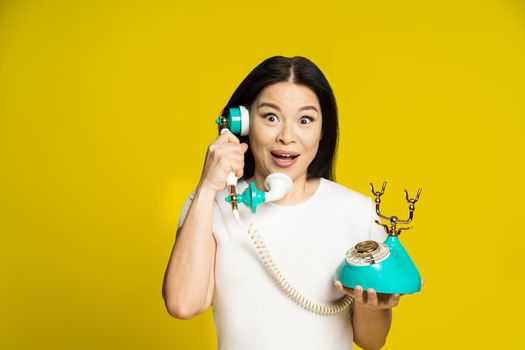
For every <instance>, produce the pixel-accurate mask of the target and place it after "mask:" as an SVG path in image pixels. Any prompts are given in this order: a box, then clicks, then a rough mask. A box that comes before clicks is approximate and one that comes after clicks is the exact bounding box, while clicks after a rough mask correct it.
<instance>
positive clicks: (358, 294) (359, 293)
mask: <svg viewBox="0 0 525 350" xmlns="http://www.w3.org/2000/svg"><path fill="white" fill-rule="evenodd" d="M354 297H355V301H356V302H358V303H363V288H362V287H361V286H355V287H354Z"/></svg>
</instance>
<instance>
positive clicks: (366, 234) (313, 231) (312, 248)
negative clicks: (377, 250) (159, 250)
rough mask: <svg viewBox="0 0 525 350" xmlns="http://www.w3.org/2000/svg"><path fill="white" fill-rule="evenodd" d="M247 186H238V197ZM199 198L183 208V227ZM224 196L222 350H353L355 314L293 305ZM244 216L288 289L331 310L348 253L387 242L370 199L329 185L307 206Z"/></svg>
mask: <svg viewBox="0 0 525 350" xmlns="http://www.w3.org/2000/svg"><path fill="white" fill-rule="evenodd" d="M247 186H248V184H247V183H246V181H240V182H239V183H238V185H237V192H242V191H244V189H245V188H246V187H247ZM193 196H194V192H192V194H190V196H189V198H188V199H187V200H186V203H185V204H184V207H183V209H182V213H181V216H180V220H179V227H180V226H182V223H183V222H184V219H185V217H186V214H187V211H188V209H189V206H190V204H191V200H192V199H193ZM226 196H228V191H227V189H224V190H223V191H221V192H219V193H218V194H217V196H216V197H215V202H214V209H213V235H214V236H215V239H216V241H217V254H216V258H215V259H216V260H215V291H214V295H213V301H212V308H213V317H214V322H215V328H216V330H217V337H218V341H219V344H218V347H219V349H221V350H238V349H239V350H250V349H261V350H262V349H264V350H268V349H271V350H275V349H287V350H292V349H305V350H306V349H316V350H317V349H324V350H340V349H353V332H352V324H351V320H350V313H349V310H348V309H346V310H345V311H343V312H341V313H339V314H337V315H333V316H320V315H317V314H314V313H311V312H308V311H306V310H304V309H302V308H301V307H299V306H298V305H297V304H295V303H294V302H293V301H292V300H290V299H288V298H287V297H286V296H285V295H284V294H283V293H282V292H281V291H280V290H279V289H278V287H277V286H276V285H275V283H274V282H273V280H272V279H271V278H270V276H269V275H268V273H267V272H266V270H265V267H264V265H262V263H261V262H260V259H259V256H258V254H257V251H256V250H255V248H254V247H253V243H252V241H251V238H250V237H249V235H248V232H247V231H246V230H243V229H241V228H240V227H239V225H238V224H237V222H236V221H235V218H234V216H233V214H232V212H231V205H230V204H229V203H227V202H226V201H225V200H224V199H225V198H226ZM239 214H240V217H241V221H242V222H243V224H245V225H248V224H249V223H251V222H253V223H254V224H255V228H256V229H257V230H258V231H259V233H260V234H261V236H262V238H263V240H264V242H265V243H266V246H267V248H268V250H269V252H270V254H271V256H272V257H273V260H274V262H275V264H276V265H277V267H278V268H279V270H280V271H281V273H282V274H283V275H284V277H285V278H286V279H287V280H288V282H289V283H290V284H291V285H292V286H294V287H295V288H296V289H297V290H298V291H299V292H300V293H301V294H303V295H304V296H306V297H307V298H309V299H310V300H313V301H314V302H316V303H320V304H325V305H326V304H332V303H333V302H334V301H336V300H338V299H340V298H341V297H342V296H343V295H342V294H341V293H340V292H339V291H338V290H337V289H336V288H335V286H334V273H335V270H336V268H337V266H338V265H339V264H340V263H341V262H342V261H343V259H344V256H345V253H346V251H347V250H348V249H350V248H351V247H353V246H355V245H356V244H357V243H359V242H360V241H364V240H369V239H372V240H376V241H378V242H383V241H384V240H385V238H386V233H385V232H384V230H383V228H382V227H381V226H379V225H377V224H375V223H374V220H375V219H377V215H376V213H375V206H374V203H373V201H372V200H371V198H369V197H366V196H364V195H362V194H360V193H358V192H355V191H353V190H350V189H348V188H346V187H344V186H342V185H339V184H337V183H335V182H332V181H329V180H327V179H324V178H321V181H320V185H319V187H318V188H317V190H316V192H315V193H314V194H313V195H312V196H311V197H310V198H308V199H307V200H306V201H304V202H302V203H299V204H296V205H279V204H275V203H271V202H270V203H264V204H262V205H260V206H259V207H258V208H257V212H256V213H255V214H252V213H251V211H250V210H249V209H248V208H247V207H245V206H244V204H240V205H239Z"/></svg>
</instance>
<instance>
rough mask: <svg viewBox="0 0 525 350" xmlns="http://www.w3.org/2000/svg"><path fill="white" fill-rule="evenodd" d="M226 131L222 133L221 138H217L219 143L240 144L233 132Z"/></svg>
mask: <svg viewBox="0 0 525 350" xmlns="http://www.w3.org/2000/svg"><path fill="white" fill-rule="evenodd" d="M223 130H226V131H223V132H221V134H220V135H219V137H217V140H216V141H217V143H240V141H239V139H238V138H237V136H235V135H234V134H232V132H231V131H230V130H228V129H223Z"/></svg>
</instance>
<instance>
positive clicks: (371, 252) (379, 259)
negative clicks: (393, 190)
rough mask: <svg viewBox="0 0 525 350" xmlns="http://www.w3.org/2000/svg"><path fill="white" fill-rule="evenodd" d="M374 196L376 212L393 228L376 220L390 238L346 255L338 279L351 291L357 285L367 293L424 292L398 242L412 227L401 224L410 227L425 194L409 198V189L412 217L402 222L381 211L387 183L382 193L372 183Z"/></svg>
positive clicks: (361, 243) (360, 246)
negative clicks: (369, 289) (402, 234)
mask: <svg viewBox="0 0 525 350" xmlns="http://www.w3.org/2000/svg"><path fill="white" fill-rule="evenodd" d="M370 187H371V189H372V194H373V195H374V196H375V203H376V213H377V215H379V217H380V218H382V219H385V220H388V221H389V222H390V227H389V226H387V225H384V224H382V223H380V222H379V221H377V220H376V223H377V224H378V225H381V226H383V227H384V229H385V231H386V233H387V234H388V237H387V238H386V240H385V241H384V242H383V243H377V242H376V241H363V242H360V243H358V244H356V246H355V247H353V248H351V249H349V250H348V251H347V252H346V257H345V259H344V260H343V262H342V263H341V264H340V265H339V267H338V268H337V270H336V273H335V278H337V279H338V280H340V281H341V284H342V285H343V286H345V287H347V288H354V287H355V286H356V285H359V286H361V287H363V290H367V289H368V288H374V289H375V290H376V292H378V293H386V294H412V293H416V292H419V291H420V290H421V277H420V276H419V272H418V270H417V268H416V265H414V263H413V262H412V260H411V259H410V257H409V256H408V254H407V252H406V250H405V248H403V245H402V244H401V242H400V241H399V239H398V236H399V235H400V234H401V231H402V230H408V229H410V228H412V227H400V228H397V225H399V224H408V223H410V222H411V221H412V218H413V217H414V210H415V203H416V202H417V201H418V199H419V195H420V194H421V188H420V189H419V190H418V191H417V194H416V198H409V197H408V191H407V190H405V194H406V200H407V202H408V203H409V207H408V210H409V216H408V219H407V220H400V219H399V218H398V217H396V216H390V217H388V216H384V215H382V214H381V212H380V210H379V204H380V203H381V196H382V195H383V193H384V192H385V187H386V181H385V182H383V188H382V189H381V191H377V192H376V191H374V185H372V184H370Z"/></svg>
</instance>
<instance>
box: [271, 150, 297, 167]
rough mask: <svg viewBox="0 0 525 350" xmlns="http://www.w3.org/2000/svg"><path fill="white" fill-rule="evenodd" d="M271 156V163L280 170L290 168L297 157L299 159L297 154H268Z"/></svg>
mask: <svg viewBox="0 0 525 350" xmlns="http://www.w3.org/2000/svg"><path fill="white" fill-rule="evenodd" d="M270 153H271V155H272V161H273V163H274V164H275V165H277V166H278V167H280V168H288V167H290V166H292V164H293V163H295V160H296V159H297V157H299V154H294V153H276V152H270Z"/></svg>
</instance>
